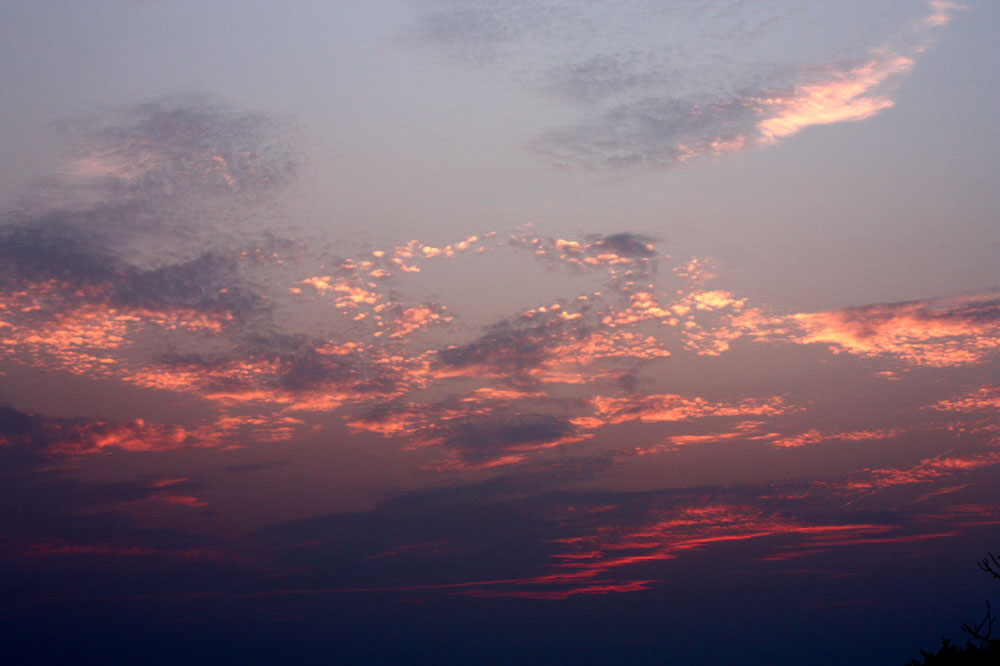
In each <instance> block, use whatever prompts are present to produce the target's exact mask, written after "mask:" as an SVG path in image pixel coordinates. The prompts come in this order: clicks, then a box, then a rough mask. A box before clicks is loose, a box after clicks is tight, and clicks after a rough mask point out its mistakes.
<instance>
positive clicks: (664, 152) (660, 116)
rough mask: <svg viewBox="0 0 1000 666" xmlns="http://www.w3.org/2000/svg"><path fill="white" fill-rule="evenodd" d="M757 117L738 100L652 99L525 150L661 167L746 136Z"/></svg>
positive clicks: (588, 161) (586, 161)
mask: <svg viewBox="0 0 1000 666" xmlns="http://www.w3.org/2000/svg"><path fill="white" fill-rule="evenodd" d="M758 119H759V112H758V111H757V110H755V109H754V107H753V106H752V105H751V104H749V103H748V102H746V101H745V100H743V99H739V98H733V99H723V100H719V101H716V102H713V103H709V104H697V103H695V102H693V101H690V100H686V99H678V98H670V97H666V98H656V97H652V98H645V99H641V100H637V101H634V102H630V103H626V104H621V105H618V106H616V107H614V108H611V109H609V110H607V111H604V112H602V113H600V114H599V115H597V116H596V117H594V118H592V119H590V120H586V121H583V122H581V123H580V124H578V125H574V126H569V127H565V128H561V129H556V130H551V131H549V132H547V133H545V134H543V135H542V136H540V137H538V138H537V139H536V140H535V141H534V142H533V143H532V144H531V146H532V148H533V149H534V150H535V151H537V152H538V153H539V154H541V155H542V156H544V157H545V158H547V159H550V160H552V161H554V162H557V163H559V164H565V165H581V166H586V167H590V168H623V167H625V168H628V167H644V168H650V167H652V168H662V167H669V166H673V165H675V164H678V163H680V162H683V161H684V160H686V159H688V158H690V157H692V156H696V155H701V154H705V153H709V154H711V153H713V152H717V150H718V148H717V147H718V146H722V145H726V144H730V143H732V142H740V141H744V140H747V139H749V138H751V135H752V132H753V129H754V126H755V125H756V123H757V121H758Z"/></svg>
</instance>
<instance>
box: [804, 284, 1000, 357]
mask: <svg viewBox="0 0 1000 666" xmlns="http://www.w3.org/2000/svg"><path fill="white" fill-rule="evenodd" d="M791 320H792V321H794V323H795V324H797V325H798V327H799V328H800V329H801V331H802V333H801V334H800V335H798V336H795V341H796V342H798V343H800V344H813V343H821V344H828V345H829V346H830V348H831V349H832V350H833V351H845V352H849V353H852V354H859V355H863V356H881V355H887V356H894V357H896V358H899V359H900V360H902V361H904V362H906V363H910V364H914V365H925V366H932V367H948V366H958V365H969V364H974V363H979V362H982V361H983V360H984V359H986V358H987V357H989V356H991V355H992V354H994V353H995V352H996V351H997V349H998V347H1000V335H998V334H1000V298H998V296H997V294H996V293H993V292H988V293H984V294H968V295H963V296H955V297H951V298H941V299H932V300H920V301H908V302H903V303H888V304H883V305H870V306H865V307H858V308H850V309H847V310H839V311H833V312H819V313H811V314H796V315H792V316H791Z"/></svg>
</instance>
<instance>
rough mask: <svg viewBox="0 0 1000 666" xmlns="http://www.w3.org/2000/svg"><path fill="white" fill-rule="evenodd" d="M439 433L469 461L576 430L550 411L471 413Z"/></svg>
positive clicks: (545, 441) (539, 443) (542, 442)
mask: <svg viewBox="0 0 1000 666" xmlns="http://www.w3.org/2000/svg"><path fill="white" fill-rule="evenodd" d="M440 430H441V432H438V435H439V436H440V437H441V444H442V446H444V447H446V448H449V449H452V450H455V451H458V452H459V454H460V455H461V457H462V459H463V460H465V461H466V462H473V463H474V462H482V461H488V460H495V459H496V458H499V457H500V456H502V455H503V454H504V453H507V452H509V451H512V450H517V449H519V448H522V449H523V448H534V447H543V446H544V445H546V444H551V443H553V442H556V441H558V440H560V439H563V438H565V437H567V436H570V435H572V434H574V433H575V432H576V428H575V426H573V424H572V423H570V422H569V421H567V420H565V419H561V418H558V417H555V416H550V415H546V414H516V413H515V414H503V413H498V414H491V415H488V416H485V417H484V416H479V415H471V416H469V417H467V418H465V419H461V420H455V421H449V422H447V423H446V424H444V425H443V427H442V428H441V429H440Z"/></svg>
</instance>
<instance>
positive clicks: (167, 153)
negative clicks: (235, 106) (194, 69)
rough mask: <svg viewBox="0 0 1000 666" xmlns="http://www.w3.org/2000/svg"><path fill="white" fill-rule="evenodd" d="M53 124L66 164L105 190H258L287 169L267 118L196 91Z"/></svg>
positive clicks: (287, 153) (288, 155) (282, 146)
mask: <svg viewBox="0 0 1000 666" xmlns="http://www.w3.org/2000/svg"><path fill="white" fill-rule="evenodd" d="M60 127H61V128H62V129H63V131H64V133H65V135H66V136H67V137H68V140H69V142H70V144H71V147H72V153H71V170H72V171H73V172H74V173H75V174H76V175H77V176H78V177H81V178H83V179H85V180H87V181H88V182H89V183H90V184H91V185H92V186H93V187H97V188H100V189H101V190H103V191H104V192H105V194H106V195H108V196H122V195H128V196H139V197H142V198H160V197H173V196H177V195H183V194H185V193H187V194H191V193H194V192H197V193H237V194H247V193H249V194H259V193H261V192H263V191H269V190H272V189H273V188H275V187H277V186H279V185H282V184H284V183H285V182H287V180H288V179H289V178H290V177H291V175H292V174H293V173H294V171H295V160H294V158H293V154H292V151H291V149H290V148H289V146H288V145H287V144H286V143H285V142H283V141H281V139H280V137H279V136H278V126H277V123H275V121H274V120H272V119H271V118H268V117H267V116H264V115H260V114H253V113H240V112H236V111H233V110H231V109H228V108H227V107H225V106H224V105H222V104H220V103H217V102H214V101H211V100H210V99H209V98H207V97H204V96H199V95H182V96H176V97H166V98H161V99H157V100H153V101H150V102H146V103H143V104H138V105H135V106H131V107H126V108H122V109H118V110H115V111H112V112H110V113H106V114H101V115H96V116H90V117H81V118H73V119H68V120H63V121H61V123H60Z"/></svg>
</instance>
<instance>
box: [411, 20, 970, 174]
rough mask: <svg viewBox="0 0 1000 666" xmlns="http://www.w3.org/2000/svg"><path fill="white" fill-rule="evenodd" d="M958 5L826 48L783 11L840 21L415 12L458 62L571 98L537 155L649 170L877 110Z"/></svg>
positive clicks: (426, 32) (536, 144) (537, 143)
mask: <svg viewBox="0 0 1000 666" xmlns="http://www.w3.org/2000/svg"><path fill="white" fill-rule="evenodd" d="M958 9H961V7H960V6H959V5H956V4H954V3H948V2H937V1H932V2H929V3H927V4H926V5H925V6H924V9H923V13H922V15H921V16H919V17H917V18H915V19H913V18H911V19H909V20H907V18H906V15H905V14H903V13H901V12H897V14H896V15H894V16H893V17H892V18H894V20H895V22H896V25H895V26H893V27H892V28H884V29H883V37H882V41H881V43H877V44H873V45H870V46H869V47H868V48H866V49H865V48H860V49H859V47H858V44H857V41H856V37H851V38H850V39H846V37H845V39H844V44H843V46H842V47H841V49H840V50H838V49H836V48H833V47H828V48H829V49H830V52H827V53H824V52H823V51H822V49H821V48H818V47H814V48H806V47H804V46H803V45H796V44H795V40H792V39H789V38H788V35H787V33H788V32H791V31H795V30H799V29H800V26H799V24H798V23H797V22H796V21H795V20H792V15H793V14H795V13H796V10H797V11H798V12H799V13H803V12H805V13H808V14H815V15H816V17H815V20H818V21H819V20H822V21H825V22H827V23H835V22H836V21H837V20H838V18H839V20H843V16H841V17H838V18H834V17H822V16H820V15H821V14H822V10H821V8H818V7H810V8H806V7H795V8H790V7H788V6H784V7H783V6H780V5H776V4H772V5H761V4H760V3H758V4H757V5H751V4H750V3H734V4H732V5H727V6H724V7H721V8H720V7H719V6H718V5H717V4H712V3H672V4H671V5H668V6H664V5H662V3H653V2H643V1H636V2H629V3H627V4H626V5H625V6H622V7H616V8H615V11H611V10H610V8H608V7H605V6H602V5H601V4H600V3H566V2H545V3H540V4H539V3H520V2H510V3H493V2H489V3H478V4H473V3H468V2H452V3H448V4H447V5H445V6H444V7H440V6H439V7H438V8H436V9H435V10H433V11H430V12H427V13H426V14H425V15H424V16H423V22H422V24H421V28H420V29H419V33H420V35H421V37H422V38H423V39H425V40H428V41H429V42H431V43H433V44H436V45H437V46H438V47H443V48H445V49H447V50H448V51H450V52H452V53H453V54H456V55H457V56H458V57H459V58H461V59H463V60H467V61H472V62H474V63H475V64H477V65H480V66H487V67H490V68H491V69H493V70H498V71H501V72H502V71H504V68H505V67H509V68H511V69H512V70H513V72H508V73H507V74H508V76H511V77H513V78H514V79H516V80H518V81H519V82H521V83H526V84H528V85H529V86H531V87H533V88H535V89H536V90H539V91H542V92H544V93H549V94H555V95H557V96H559V97H560V98H561V101H563V102H564V103H565V102H568V103H569V104H571V105H572V106H573V107H574V110H575V111H577V115H578V117H579V118H580V119H579V120H578V121H576V122H573V123H569V124H567V125H565V126H562V127H555V128H552V129H549V130H547V131H545V132H543V133H542V134H541V135H540V136H538V137H536V139H535V140H534V141H532V142H531V144H530V146H531V148H532V149H533V150H534V151H535V152H536V153H538V154H540V155H541V156H542V157H544V158H545V159H547V160H549V161H551V162H553V163H555V164H557V165H560V166H582V167H586V168H597V169H622V168H646V169H658V168H668V167H672V166H675V165H677V164H681V163H683V162H686V161H688V160H691V159H694V158H697V157H703V156H717V155H723V154H726V153H731V152H735V151H741V150H748V149H752V148H758V147H761V146H765V145H767V144H770V143H773V142H775V141H778V140H780V139H782V138H785V137H788V136H791V135H793V134H796V133H797V132H799V131H801V130H802V129H804V128H807V127H811V126H815V125H824V124H831V123H841V122H857V121H861V120H866V119H868V118H871V117H873V116H875V115H877V114H878V113H880V112H882V111H884V110H886V109H888V108H890V107H892V106H893V104H894V100H893V91H894V87H895V85H896V84H897V82H898V81H899V80H900V79H901V78H902V77H903V76H905V75H907V74H908V73H909V72H910V71H911V70H912V68H913V66H914V64H915V62H916V58H917V57H918V56H919V55H920V54H921V53H923V52H924V51H925V50H927V49H928V48H929V47H930V45H931V41H930V36H929V35H930V32H931V31H933V30H937V29H940V28H942V27H944V26H946V25H947V24H948V23H949V22H950V20H951V17H952V16H953V14H954V12H955V11H957V10H958ZM848 14H851V15H856V16H857V17H858V18H857V19H856V20H859V21H860V20H866V19H868V20H870V21H871V23H872V24H873V25H876V24H883V23H885V22H886V20H887V18H886V16H873V17H870V18H869V17H865V13H864V11H863V8H862V7H858V8H855V9H854V11H852V12H848ZM836 31H837V28H833V29H832V30H831V35H834V34H836ZM843 32H844V33H845V35H847V34H850V35H854V34H855V33H856V30H843ZM624 35H628V40H627V41H626V40H625V39H624V37H623V36H624ZM581 36H582V37H581ZM767 40H772V41H779V42H780V41H782V40H783V41H784V42H788V43H789V44H790V46H789V48H788V49H786V51H788V53H782V54H780V55H778V54H775V53H773V52H769V53H768V55H767V56H765V57H766V58H769V61H765V62H764V63H762V64H756V65H755V64H752V61H753V54H755V53H757V52H759V51H764V52H768V51H769V49H767V48H766V47H765V46H764V44H766V43H767ZM834 41H836V40H835V39H834V38H833V37H832V36H831V37H829V38H828V39H827V40H825V42H824V43H826V42H834ZM831 53H833V54H836V55H831ZM843 53H847V54H849V55H848V56H846V57H845V56H844V55H843Z"/></svg>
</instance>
